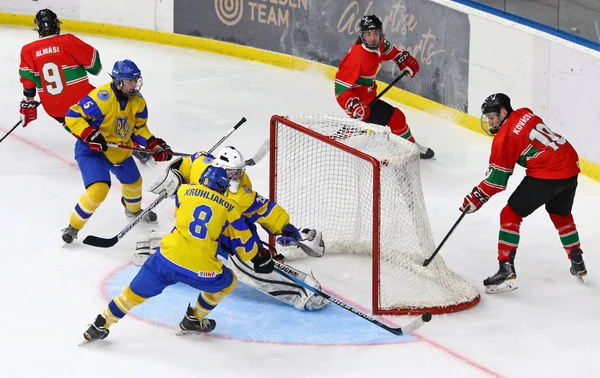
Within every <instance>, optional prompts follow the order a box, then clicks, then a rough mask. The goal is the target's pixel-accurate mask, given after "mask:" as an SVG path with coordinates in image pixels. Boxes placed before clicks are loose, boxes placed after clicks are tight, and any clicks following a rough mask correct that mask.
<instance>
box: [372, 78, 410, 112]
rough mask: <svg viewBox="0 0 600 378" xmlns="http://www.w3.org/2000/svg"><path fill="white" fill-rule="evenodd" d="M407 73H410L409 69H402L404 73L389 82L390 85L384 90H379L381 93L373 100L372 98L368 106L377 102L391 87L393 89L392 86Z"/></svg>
mask: <svg viewBox="0 0 600 378" xmlns="http://www.w3.org/2000/svg"><path fill="white" fill-rule="evenodd" d="M407 74H408V71H402V73H401V74H400V76H398V77H397V78H395V79H394V80H392V82H391V83H389V84H388V86H387V87H385V89H384V90H382V91H381V92H379V94H378V95H377V96H375V98H374V99H373V100H371V102H369V105H367V106H372V105H373V104H374V103H375V102H377V100H379V99H380V98H381V96H383V95H384V94H385V93H386V92H387V91H389V90H390V89H392V87H393V86H394V85H396V83H397V82H399V81H400V79H402V78H403V77H404V76H406V75H407Z"/></svg>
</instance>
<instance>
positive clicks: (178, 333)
mask: <svg viewBox="0 0 600 378" xmlns="http://www.w3.org/2000/svg"><path fill="white" fill-rule="evenodd" d="M211 332H212V331H208V332H202V331H189V330H183V329H179V330H177V331H176V332H175V335H176V336H190V335H206V334H208V333H211Z"/></svg>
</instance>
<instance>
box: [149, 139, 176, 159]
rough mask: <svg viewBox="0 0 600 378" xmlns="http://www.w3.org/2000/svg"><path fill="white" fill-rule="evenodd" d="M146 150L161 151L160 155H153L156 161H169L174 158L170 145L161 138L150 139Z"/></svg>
mask: <svg viewBox="0 0 600 378" xmlns="http://www.w3.org/2000/svg"><path fill="white" fill-rule="evenodd" d="M146 148H147V149H149V150H159V151H161V152H160V153H157V154H153V155H152V157H153V158H154V160H156V161H167V160H171V158H172V157H173V150H171V147H169V145H168V144H167V143H166V142H165V141H164V140H162V139H160V138H156V137H150V139H148V143H147V144H146Z"/></svg>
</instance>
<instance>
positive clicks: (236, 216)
mask: <svg viewBox="0 0 600 378" xmlns="http://www.w3.org/2000/svg"><path fill="white" fill-rule="evenodd" d="M198 181H199V183H200V185H197V184H186V185H181V186H180V187H179V189H178V190H177V193H176V197H175V206H176V210H175V228H174V229H173V231H171V232H170V233H168V234H167V235H166V236H165V237H164V238H162V241H161V244H160V247H159V248H158V250H157V251H156V253H154V254H153V255H152V256H150V258H149V259H148V261H146V263H145V264H144V265H143V266H142V268H141V269H140V271H139V272H138V274H137V275H136V276H135V278H134V279H133V280H132V281H131V283H130V284H129V286H127V287H126V288H125V290H123V292H122V293H121V294H120V295H118V296H117V297H115V298H114V299H113V300H112V301H110V303H109V304H108V306H107V307H106V308H105V309H104V311H103V312H102V314H99V315H98V316H97V317H96V320H95V321H94V323H93V324H91V325H90V327H89V329H88V330H87V331H86V332H85V333H84V335H83V336H84V338H85V340H87V341H95V340H101V339H104V338H106V336H108V333H109V331H108V328H109V327H110V326H111V325H112V324H114V323H116V322H118V321H119V320H120V319H122V318H123V317H124V316H125V315H126V314H127V313H128V312H129V311H131V309H132V308H133V307H135V306H137V305H139V304H141V303H143V302H144V301H146V300H147V299H148V298H152V297H154V296H157V295H159V294H160V293H162V291H163V290H164V289H165V288H166V287H168V286H170V285H173V284H175V283H177V282H181V283H185V284H187V285H189V286H191V287H193V288H195V289H198V290H200V295H198V299H197V301H196V303H195V305H194V306H193V307H192V306H190V305H188V308H187V311H186V313H185V316H184V318H183V320H182V321H181V322H180V323H179V327H180V328H181V330H182V332H183V333H187V332H203V333H206V332H211V331H212V330H214V329H215V326H216V322H215V321H214V320H212V319H208V318H207V317H206V316H207V315H208V314H209V313H210V311H211V310H212V309H214V308H215V307H216V306H217V304H218V303H219V302H221V300H222V299H223V298H224V297H225V296H226V295H227V294H229V293H230V292H231V291H232V290H233V289H234V288H235V285H236V282H237V280H236V276H235V274H234V273H233V272H232V271H231V270H230V269H229V268H227V267H226V266H223V263H222V260H221V259H219V258H218V257H217V248H218V245H219V243H222V244H223V245H226V246H227V248H228V249H229V250H231V251H232V253H233V254H234V255H235V256H236V257H237V258H239V259H240V260H241V261H244V262H247V261H251V262H252V263H253V265H254V269H255V270H256V271H257V272H259V273H271V272H273V268H274V262H273V260H272V258H271V254H270V252H269V251H267V250H265V249H263V248H260V240H259V239H257V238H255V237H254V236H253V234H252V232H251V231H250V230H249V229H248V226H247V224H246V222H245V220H244V218H243V217H242V211H241V208H240V206H239V205H238V204H237V203H236V202H235V201H233V200H231V199H228V198H226V197H225V196H224V193H225V192H226V191H227V188H228V187H229V179H228V178H227V173H226V172H225V170H224V169H223V168H219V167H213V166H208V167H206V169H204V170H203V172H202V175H201V176H200V177H199V180H198Z"/></svg>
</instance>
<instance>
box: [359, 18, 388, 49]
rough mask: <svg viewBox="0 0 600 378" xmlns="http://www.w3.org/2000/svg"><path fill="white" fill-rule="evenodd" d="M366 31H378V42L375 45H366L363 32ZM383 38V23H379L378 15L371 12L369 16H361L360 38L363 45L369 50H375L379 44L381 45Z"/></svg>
mask: <svg viewBox="0 0 600 378" xmlns="http://www.w3.org/2000/svg"><path fill="white" fill-rule="evenodd" d="M368 31H379V34H380V35H381V37H380V39H379V43H378V44H377V45H376V46H374V45H368V44H367V42H365V37H364V33H365V32H368ZM383 38H384V35H383V24H382V23H381V20H380V19H379V17H377V16H375V15H374V14H372V15H370V16H363V18H361V19H360V40H361V42H362V43H363V44H364V45H365V47H367V48H368V49H371V50H376V49H378V48H379V46H381V42H383Z"/></svg>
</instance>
